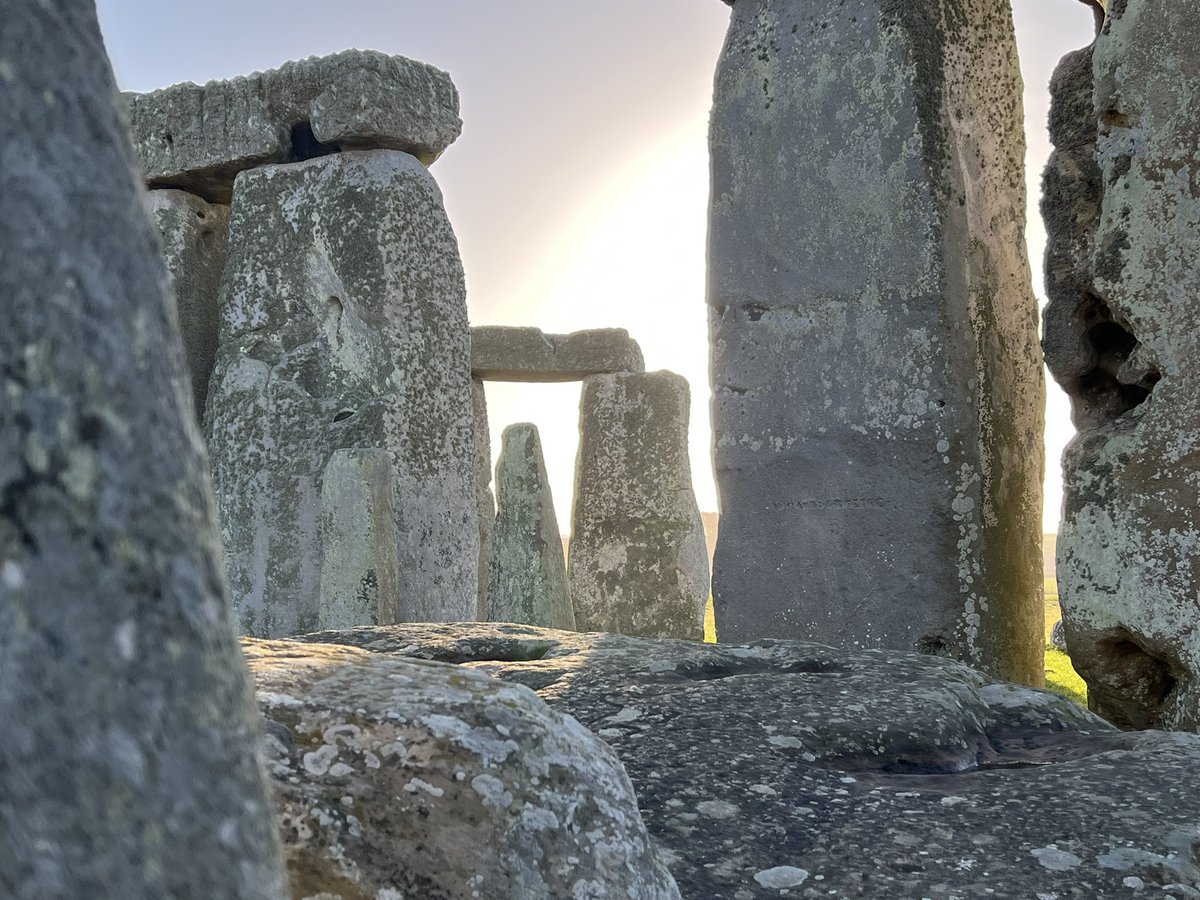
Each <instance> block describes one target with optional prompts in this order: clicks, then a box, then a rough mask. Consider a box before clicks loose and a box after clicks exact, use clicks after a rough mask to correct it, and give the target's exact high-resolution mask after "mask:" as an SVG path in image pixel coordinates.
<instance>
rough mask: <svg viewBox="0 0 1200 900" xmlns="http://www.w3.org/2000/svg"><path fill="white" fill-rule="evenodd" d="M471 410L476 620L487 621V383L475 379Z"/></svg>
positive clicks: (490, 501) (491, 512)
mask: <svg viewBox="0 0 1200 900" xmlns="http://www.w3.org/2000/svg"><path fill="white" fill-rule="evenodd" d="M471 408H472V410H473V412H474V414H475V502H476V505H477V506H478V507H479V608H478V610H477V611H476V613H475V618H476V619H479V620H480V621H481V622H482V621H486V620H487V591H488V576H489V573H490V572H491V568H492V528H493V527H494V525H495V524H496V498H495V497H493V496H492V438H491V433H490V432H489V430H488V429H489V425H488V414H487V394H486V393H485V392H484V387H483V381H481V380H480V379H478V378H472V379H471Z"/></svg>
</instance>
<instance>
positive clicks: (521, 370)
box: [471, 325, 646, 383]
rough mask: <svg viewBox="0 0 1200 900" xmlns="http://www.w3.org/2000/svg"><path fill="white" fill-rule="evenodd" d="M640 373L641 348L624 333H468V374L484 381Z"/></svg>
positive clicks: (486, 329) (499, 329)
mask: <svg viewBox="0 0 1200 900" xmlns="http://www.w3.org/2000/svg"><path fill="white" fill-rule="evenodd" d="M645 368H646V365H645V362H644V361H643V359H642V350H641V348H640V347H639V346H638V344H637V341H635V340H634V339H633V338H631V337H630V336H629V332H628V331H626V330H625V329H624V328H594V329H590V330H588V331H576V332H573V333H571V334H546V333H545V332H543V331H542V330H541V329H540V328H512V327H506V326H499V325H487V326H481V327H477V328H472V329H471V374H472V375H473V376H474V377H475V378H480V379H483V380H484V381H526V382H541V383H548V382H556V381H579V380H581V379H583V378H585V377H587V376H589V375H607V374H612V373H615V372H643V371H645Z"/></svg>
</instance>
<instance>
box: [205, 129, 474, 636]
mask: <svg viewBox="0 0 1200 900" xmlns="http://www.w3.org/2000/svg"><path fill="white" fill-rule="evenodd" d="M221 316H222V319H221V346H220V350H219V351H218V356H217V364H216V369H215V370H214V372H213V388H212V390H211V391H210V401H209V409H208V412H207V417H206V428H207V434H208V440H209V450H210V454H211V457H212V466H213V478H214V482H215V486H216V492H217V501H218V504H219V507H220V514H221V515H220V520H221V534H222V538H223V540H224V544H225V553H226V557H227V559H228V567H229V577H230V587H231V591H232V595H233V598H232V599H233V604H234V608H235V610H236V615H237V620H238V623H239V625H240V627H241V629H242V631H243V632H244V633H246V634H250V635H256V636H264V637H277V636H282V635H288V634H297V633H302V632H306V631H312V630H314V629H315V628H316V627H317V626H318V624H319V613H318V611H319V606H320V603H319V597H320V577H321V568H322V561H321V560H322V556H321V541H320V534H319V524H318V523H319V520H320V506H321V476H322V473H323V472H324V471H325V467H326V465H327V464H328V463H329V459H330V457H331V456H332V455H333V452H334V451H335V450H338V449H342V448H347V447H356V448H373V449H382V450H386V451H388V453H389V454H390V455H391V458H392V475H391V479H392V490H393V498H392V505H393V510H394V512H395V515H396V538H397V545H398V556H397V568H396V570H397V581H398V600H397V610H396V614H397V616H398V618H399V619H400V620H401V621H422V620H450V621H462V620H465V619H471V618H473V617H474V613H475V609H476V605H477V599H476V598H477V594H478V566H479V559H478V555H479V525H478V521H477V512H476V499H475V475H474V464H475V444H474V436H473V420H472V411H471V379H470V372H469V369H468V365H469V363H468V360H469V358H470V355H469V354H470V338H469V333H468V326H467V310H466V298H465V289H464V283H463V271H462V264H461V262H460V261H459V256H458V246H457V242H456V241H455V238H454V233H453V231H452V230H451V228H450V223H449V221H448V220H447V218H446V213H445V210H444V208H443V206H442V197H441V192H440V191H439V190H438V188H437V185H436V184H435V183H434V181H433V179H432V178H431V177H430V176H429V173H428V172H427V171H426V170H425V168H424V166H422V165H421V164H420V162H419V161H418V160H417V159H415V158H414V157H412V156H410V155H408V154H407V153H401V152H398V151H392V150H373V151H366V152H360V153H339V154H335V155H332V156H324V157H321V158H319V159H314V160H309V161H307V162H302V163H296V164H293V165H280V166H266V167H264V168H261V169H255V170H252V171H248V172H243V173H242V174H241V175H240V176H239V177H238V182H237V190H236V191H235V194H234V202H233V209H232V214H231V221H230V258H229V265H228V268H227V271H226V277H225V281H224V285H223V289H222V298H221Z"/></svg>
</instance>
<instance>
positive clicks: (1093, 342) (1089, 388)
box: [1073, 294, 1161, 424]
mask: <svg viewBox="0 0 1200 900" xmlns="http://www.w3.org/2000/svg"><path fill="white" fill-rule="evenodd" d="M1075 317H1076V322H1077V323H1078V327H1079V329H1080V330H1081V331H1083V333H1084V336H1085V338H1086V340H1087V343H1088V345H1089V346H1090V347H1091V349H1092V352H1093V354H1094V357H1093V358H1094V362H1093V367H1092V369H1091V370H1089V371H1087V372H1085V373H1084V374H1083V375H1081V376H1079V378H1078V380H1077V382H1076V385H1075V390H1074V391H1073V393H1074V394H1075V396H1077V397H1078V398H1079V399H1081V400H1082V401H1083V405H1084V407H1085V408H1086V411H1085V417H1086V420H1087V421H1090V422H1092V423H1093V424H1098V423H1102V422H1107V421H1112V420H1114V419H1117V418H1119V417H1120V416H1123V415H1124V414H1125V413H1127V412H1129V411H1130V410H1131V409H1134V408H1135V407H1137V406H1140V405H1141V404H1142V403H1144V402H1146V398H1147V397H1149V396H1150V391H1151V390H1152V389H1153V388H1154V385H1155V384H1157V383H1158V381H1159V378H1160V377H1161V376H1160V373H1158V372H1157V371H1155V370H1153V369H1150V370H1149V371H1147V372H1145V373H1143V374H1141V375H1139V376H1138V377H1137V380H1136V382H1132V381H1125V380H1122V378H1123V377H1128V374H1127V373H1124V372H1123V371H1122V366H1123V365H1124V364H1125V362H1126V361H1127V360H1128V359H1129V357H1130V356H1131V355H1132V354H1133V352H1134V351H1135V350H1136V349H1137V347H1138V339H1137V337H1136V336H1135V335H1134V334H1133V333H1132V332H1131V331H1130V330H1129V329H1128V328H1126V327H1125V326H1124V325H1122V324H1121V323H1120V322H1117V321H1116V320H1115V319H1114V317H1113V314H1112V310H1111V309H1109V306H1108V304H1107V303H1105V302H1104V300H1102V299H1101V298H1100V297H1097V296H1095V295H1094V294H1093V295H1090V296H1089V297H1088V298H1087V300H1086V302H1084V303H1082V304H1080V306H1079V309H1078V310H1077V311H1076V314H1075Z"/></svg>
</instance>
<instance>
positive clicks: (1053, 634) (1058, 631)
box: [1050, 619, 1067, 653]
mask: <svg viewBox="0 0 1200 900" xmlns="http://www.w3.org/2000/svg"><path fill="white" fill-rule="evenodd" d="M1050 646H1051V647H1053V648H1054V649H1055V650H1059V651H1061V652H1063V653H1066V652H1067V629H1066V626H1064V625H1063V623H1062V620H1061V619H1059V620H1058V621H1057V622H1055V623H1054V627H1053V628H1051V629H1050Z"/></svg>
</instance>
